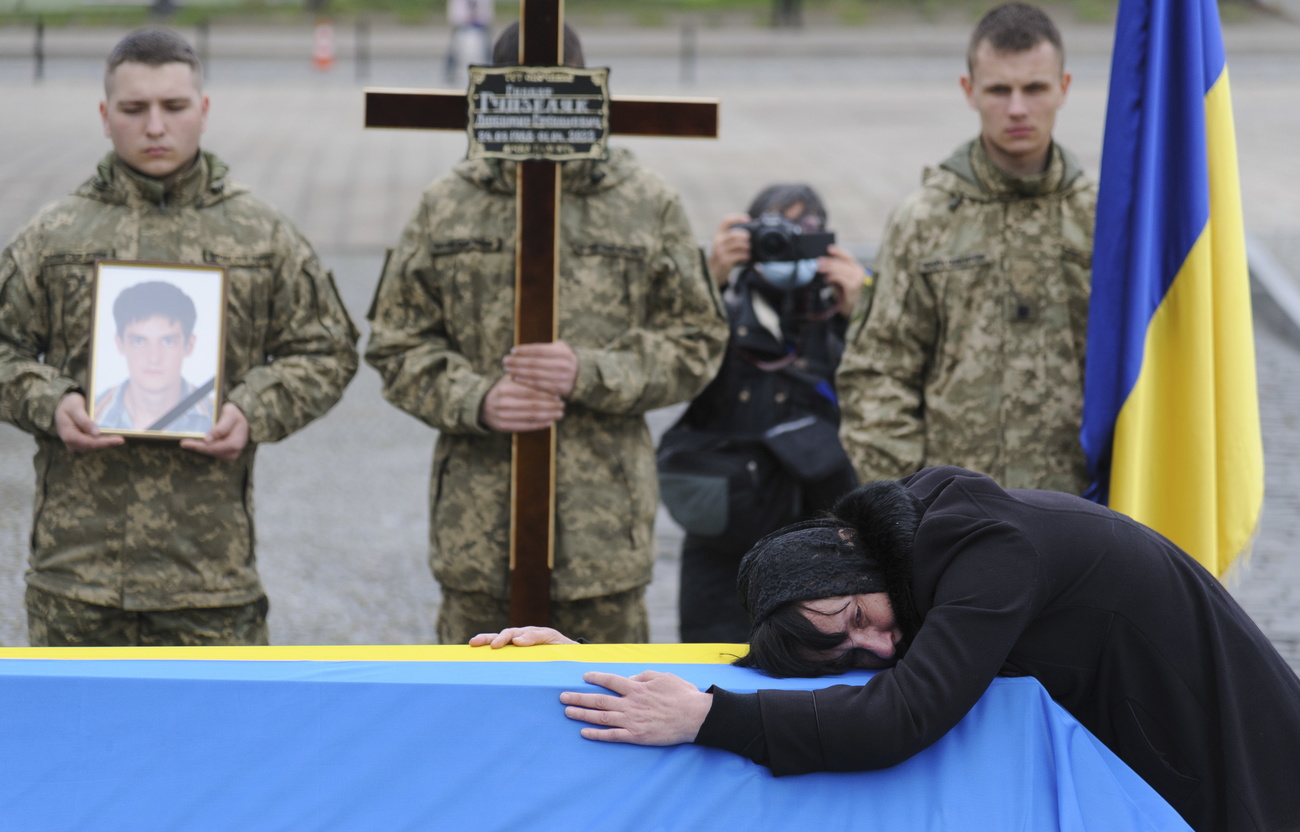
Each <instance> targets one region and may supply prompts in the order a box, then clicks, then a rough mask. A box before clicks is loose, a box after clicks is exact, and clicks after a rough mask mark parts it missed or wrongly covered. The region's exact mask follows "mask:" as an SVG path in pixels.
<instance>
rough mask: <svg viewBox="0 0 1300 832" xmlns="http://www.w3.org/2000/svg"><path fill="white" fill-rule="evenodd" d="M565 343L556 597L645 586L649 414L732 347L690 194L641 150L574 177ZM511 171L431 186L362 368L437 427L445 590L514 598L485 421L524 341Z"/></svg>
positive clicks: (495, 456)
mask: <svg viewBox="0 0 1300 832" xmlns="http://www.w3.org/2000/svg"><path fill="white" fill-rule="evenodd" d="M562 187H563V198H562V199H561V214H560V221H561V228H562V231H561V240H560V252H559V257H560V286H559V310H560V311H559V316H560V322H559V335H560V338H561V339H562V340H563V341H565V342H566V343H567V344H568V345H569V346H570V347H572V348H573V350H574V352H575V353H577V356H578V361H579V369H578V379H577V384H576V386H575V388H574V391H573V394H572V396H570V398H569V400H568V402H567V404H566V407H565V415H564V418H563V419H562V420H561V421H560V422H559V423H558V427H557V431H556V433H557V440H556V441H557V453H556V466H557V467H556V536H555V568H554V571H553V572H552V597H554V598H556V599H557V600H573V599H577V598H587V597H595V596H599V595H608V594H611V593H614V592H621V591H624V590H627V589H630V588H633V587H637V586H642V585H645V584H646V583H649V581H650V574H651V567H652V566H653V563H654V539H653V522H654V515H655V510H656V507H657V505H658V483H657V480H656V474H655V466H654V452H653V447H652V445H651V441H650V435H649V432H648V430H647V428H646V424H645V419H644V418H643V415H642V414H644V413H645V412H646V411H647V410H650V409H652V408H657V407H663V406H665V405H669V404H672V403H674V402H679V401H683V400H685V399H689V398H690V397H692V396H694V395H695V394H696V393H697V392H699V390H700V389H701V388H702V387H704V385H705V384H706V383H707V382H708V381H709V380H710V379H711V378H712V377H713V375H714V373H715V372H716V371H717V369H718V364H719V362H720V360H721V357H722V351H723V347H724V345H725V343H726V340H727V324H726V319H725V317H724V315H723V312H722V307H721V300H720V298H719V296H718V293H717V290H716V289H715V288H714V287H713V284H712V281H710V280H709V279H708V278H707V272H706V270H705V269H704V267H703V263H702V258H701V255H700V252H699V249H698V247H697V246H696V243H695V241H694V239H693V238H692V236H691V232H690V228H689V226H688V224H687V221H686V216H685V213H684V212H683V210H682V207H681V203H680V200H679V199H678V197H677V196H676V195H675V194H674V193H673V192H672V191H671V190H670V189H669V188H668V187H667V186H666V185H664V183H663V182H662V181H661V180H659V179H658V178H657V177H655V176H654V175H652V174H650V173H649V172H647V171H646V170H644V169H643V168H641V167H640V166H638V165H637V164H636V163H635V162H634V161H633V160H632V158H631V154H630V153H628V152H627V151H624V150H619V149H615V150H613V151H612V152H611V156H610V158H609V160H608V161H603V162H571V163H567V164H565V165H564V168H563V185H562ZM514 193H515V182H514V167H513V165H512V164H510V163H504V164H503V163H497V162H485V161H466V162H462V163H461V164H460V165H458V166H457V167H456V168H455V170H454V171H453V172H452V173H450V174H448V175H446V176H444V177H442V178H440V179H439V180H437V181H436V182H434V183H433V185H431V186H430V187H429V189H428V190H427V191H426V192H425V194H424V196H423V199H422V200H421V202H420V206H419V208H417V209H416V212H415V215H414V216H413V217H412V218H411V221H410V222H409V223H408V224H407V226H406V229H405V231H404V232H403V234H402V238H401V241H400V243H399V244H398V247H397V249H396V250H395V251H394V252H393V253H392V255H391V256H390V257H389V260H388V263H387V265H386V267H385V269H384V273H383V276H382V278H381V279H380V283H379V288H378V289H377V291H376V295H375V301H374V304H373V306H372V308H371V311H370V316H369V317H370V319H371V321H372V323H373V327H372V334H371V338H370V342H369V344H368V345H367V347H366V360H367V361H368V362H369V363H370V364H372V365H374V367H375V368H376V369H377V370H379V372H380V374H381V375H382V376H383V379H384V396H385V398H387V399H388V401H390V402H392V403H393V404H394V405H396V406H397V407H399V408H401V409H403V410H405V411H407V412H408V413H411V414H412V415H414V416H416V417H417V418H419V419H421V420H423V421H425V422H427V423H428V424H429V425H431V426H433V427H434V428H436V429H438V431H440V435H439V437H438V443H437V447H436V450H435V453H434V461H433V474H432V480H431V483H430V491H431V495H430V500H431V504H432V507H431V512H430V522H431V526H432V528H431V530H430V534H429V541H430V545H429V549H430V560H431V562H432V565H433V571H434V574H435V575H436V576H437V578H438V580H439V581H440V582H441V583H443V584H445V585H447V586H450V587H452V588H455V589H459V590H462V591H466V592H485V593H489V594H491V595H493V596H495V597H498V598H504V597H506V596H507V594H508V586H509V575H508V553H509V516H510V507H509V492H510V448H511V439H510V436H509V435H508V434H501V433H494V432H490V431H488V430H487V429H486V428H485V427H484V426H483V425H481V424H480V423H479V418H478V417H479V407H480V405H481V403H482V401H483V397H484V395H485V394H486V393H487V391H488V389H489V388H490V387H491V386H492V385H493V384H494V383H496V381H497V380H498V379H499V378H500V377H501V375H502V369H501V359H502V357H503V356H505V355H506V353H507V352H509V350H510V347H511V346H512V344H513V342H514V296H515V292H514V280H515V278H514V272H515V243H514V232H515V195H514Z"/></svg>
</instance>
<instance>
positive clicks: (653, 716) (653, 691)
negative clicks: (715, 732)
mask: <svg viewBox="0 0 1300 832" xmlns="http://www.w3.org/2000/svg"><path fill="white" fill-rule="evenodd" d="M582 679H583V681H584V682H589V683H590V684H593V685H600V686H601V687H603V688H608V689H609V690H611V691H613V692H614V694H615V695H611V694H607V693H575V692H572V691H569V692H565V693H562V694H560V701H561V702H563V703H564V704H565V705H567V706H568V707H567V708H565V709H564V715H565V716H567V717H568V718H569V719H576V720H578V721H580V722H589V723H591V724H592V725H598V726H600V727H599V728H583V729H582V735H583V736H584V737H586V738H587V739H589V740H600V741H601V742H626V743H632V744H633V745H679V744H681V743H686V742H691V741H693V740H694V739H695V736H696V735H697V734H699V732H700V726H701V725H703V724H704V718H705V717H706V716H708V715H709V709H710V708H712V707H713V694H711V693H705V692H703V691H701V690H700V689H699V688H697V687H696V686H695V685H692V684H691V683H690V682H688V681H686V680H685V679H682V678H680V677H678V676H674V675H673V674H671V673H660V672H659V671H657V670H646V671H644V672H642V673H638V674H637V675H635V676H632V677H624V676H618V675H616V674H614V673H600V672H597V671H592V672H590V673H584V674H582Z"/></svg>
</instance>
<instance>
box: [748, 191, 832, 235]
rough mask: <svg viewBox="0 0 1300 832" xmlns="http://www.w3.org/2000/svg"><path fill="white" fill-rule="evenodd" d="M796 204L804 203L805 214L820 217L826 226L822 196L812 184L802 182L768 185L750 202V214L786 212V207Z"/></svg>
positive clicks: (823, 225) (754, 215) (753, 215)
mask: <svg viewBox="0 0 1300 832" xmlns="http://www.w3.org/2000/svg"><path fill="white" fill-rule="evenodd" d="M795 204H802V205H803V213H804V214H811V215H813V216H814V217H817V218H819V219H820V220H821V221H822V227H823V228H825V227H826V206H824V205H822V198H821V197H820V196H818V195H817V192H816V191H814V190H813V189H812V186H811V185H805V184H803V183H801V182H800V183H796V184H793V185H768V186H767V187H766V188H764V189H763V190H761V191H759V192H758V196H756V197H754V201H753V202H751V203H749V215H750V216H751V217H758V216H760V215H762V214H766V213H770V212H773V211H775V212H777V213H779V214H784V213H785V212H786V209H788V208H789V207H790V206H791V205H795Z"/></svg>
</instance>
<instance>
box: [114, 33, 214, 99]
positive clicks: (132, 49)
mask: <svg viewBox="0 0 1300 832" xmlns="http://www.w3.org/2000/svg"><path fill="white" fill-rule="evenodd" d="M128 61H129V62H131V63H137V64H146V65H147V66H162V65H163V64H185V65H186V66H188V67H189V68H190V69H192V70H194V83H195V84H196V85H198V87H199V89H203V64H202V63H200V61H199V55H198V53H197V52H195V51H194V47H193V46H190V43H189V41H187V40H185V38H183V37H181V36H180V35H178V34H176V33H175V32H173V31H171V30H170V29H137V30H136V31H134V32H132V33H131V34H129V35H127V36H126V37H124V38H122V39H121V40H120V41H118V42H117V46H114V47H113V51H112V52H109V53H108V62H107V65H106V66H105V68H104V91H105V92H106V93H111V92H112V86H113V72H114V71H115V70H116V69H117V68H118V67H119V66H121V65H122V64H124V63H127V62H128Z"/></svg>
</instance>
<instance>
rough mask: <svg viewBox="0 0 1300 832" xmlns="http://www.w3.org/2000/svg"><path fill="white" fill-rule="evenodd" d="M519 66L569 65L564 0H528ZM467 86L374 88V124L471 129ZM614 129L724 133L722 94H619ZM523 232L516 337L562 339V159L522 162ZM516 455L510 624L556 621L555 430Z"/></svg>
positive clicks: (522, 443)
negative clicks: (719, 98) (721, 129)
mask: <svg viewBox="0 0 1300 832" xmlns="http://www.w3.org/2000/svg"><path fill="white" fill-rule="evenodd" d="M519 20H520V38H519V64H520V65H521V66H559V65H563V63H564V3H563V0H520V13H519ZM468 122H469V116H468V100H467V97H466V95H465V93H463V92H443V91H437V90H392V89H368V90H366V126H367V127H396V128H413V129H427V130H465V129H467V127H468ZM609 132H610V133H613V134H616V135H624V136H683V137H698V138H715V137H717V135H718V102H717V100H716V99H700V98H693V99H670V98H647V97H631V96H625V97H619V96H614V97H611V99H610V131H609ZM517 181H518V193H517V197H516V207H517V213H516V232H515V233H516V238H515V343H517V344H529V343H543V342H550V341H554V340H556V337H557V328H558V315H557V311H558V303H559V297H558V287H559V280H558V268H559V249H558V245H559V233H558V228H557V224H558V222H559V217H560V165H559V164H558V163H556V162H553V161H546V160H537V159H532V160H528V161H523V162H520V163H519V168H518V176H517ZM513 442H514V444H513V455H512V458H511V471H510V475H511V483H510V494H511V512H510V518H511V519H510V624H511V626H524V625H527V624H538V625H545V624H549V623H550V600H551V568H552V566H553V565H554V554H555V551H554V550H555V428H554V426H552V427H551V428H549V429H547V430H538V431H530V432H528V433H516V434H515V435H514V437H513Z"/></svg>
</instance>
